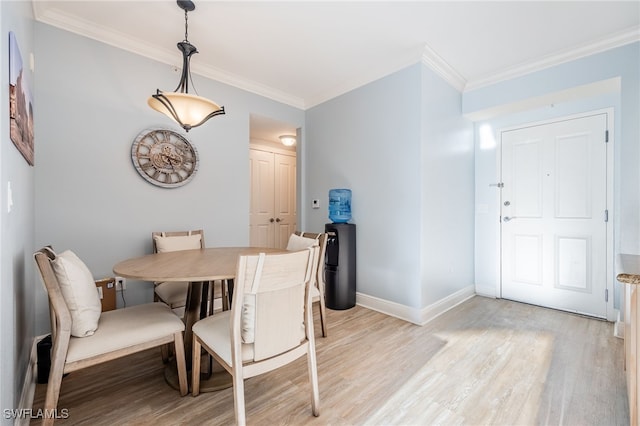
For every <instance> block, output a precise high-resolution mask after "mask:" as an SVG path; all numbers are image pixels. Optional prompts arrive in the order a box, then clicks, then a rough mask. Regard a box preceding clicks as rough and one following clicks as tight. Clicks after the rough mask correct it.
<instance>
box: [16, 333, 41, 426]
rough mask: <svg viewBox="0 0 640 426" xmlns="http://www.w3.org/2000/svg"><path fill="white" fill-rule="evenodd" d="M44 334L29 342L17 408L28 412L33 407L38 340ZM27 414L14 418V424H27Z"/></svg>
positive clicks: (36, 375)
mask: <svg viewBox="0 0 640 426" xmlns="http://www.w3.org/2000/svg"><path fill="white" fill-rule="evenodd" d="M45 336H46V335H44V336H36V337H35V338H34V339H33V343H32V344H31V354H30V356H29V365H27V371H26V372H25V374H24V383H23V385H22V393H21V394H20V402H19V405H18V409H19V410H24V411H23V412H28V410H30V409H31V408H32V407H33V397H34V395H35V393H36V381H37V379H38V374H37V372H38V367H37V364H38V342H40V340H42V339H44V338H45ZM29 421H30V419H29V416H22V417H18V418H16V419H15V422H14V423H13V424H14V426H26V425H28V424H29Z"/></svg>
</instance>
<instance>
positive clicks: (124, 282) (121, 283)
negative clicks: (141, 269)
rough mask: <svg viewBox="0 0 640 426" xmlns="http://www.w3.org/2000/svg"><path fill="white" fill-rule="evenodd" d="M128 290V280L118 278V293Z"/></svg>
mask: <svg viewBox="0 0 640 426" xmlns="http://www.w3.org/2000/svg"><path fill="white" fill-rule="evenodd" d="M126 289H127V280H126V279H124V278H122V277H116V291H123V290H126Z"/></svg>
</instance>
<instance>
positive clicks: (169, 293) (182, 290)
mask: <svg viewBox="0 0 640 426" xmlns="http://www.w3.org/2000/svg"><path fill="white" fill-rule="evenodd" d="M188 289H189V283H188V282H186V281H185V282H180V281H175V282H174V281H166V282H162V283H158V284H157V285H156V286H155V289H154V291H155V292H156V294H157V295H158V297H159V298H160V300H162V301H163V302H164V303H166V304H167V305H169V306H170V307H172V308H179V307H181V306H184V305H186V303H187V290H188Z"/></svg>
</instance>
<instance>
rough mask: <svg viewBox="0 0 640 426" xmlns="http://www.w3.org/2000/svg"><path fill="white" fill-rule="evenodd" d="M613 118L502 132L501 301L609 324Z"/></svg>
mask: <svg viewBox="0 0 640 426" xmlns="http://www.w3.org/2000/svg"><path fill="white" fill-rule="evenodd" d="M606 130H607V114H604V113H603V114H596V115H592V116H587V117H581V118H575V119H567V120H565V121H559V122H555V123H550V124H544V125H534V126H530V127H524V128H520V129H516V130H510V131H505V132H502V135H501V141H502V182H503V185H504V187H503V189H502V197H501V234H502V236H501V251H502V262H501V275H502V276H501V296H502V297H503V298H506V299H512V300H517V301H522V302H526V303H532V304H535V305H540V306H546V307H551V308H556V309H562V310H567V311H572V312H580V313H584V314H588V315H592V316H596V317H606V314H607V302H606V295H605V291H606V289H607V223H606V220H607V214H608V212H607V145H606V141H605V138H606Z"/></svg>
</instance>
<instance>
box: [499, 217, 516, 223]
mask: <svg viewBox="0 0 640 426" xmlns="http://www.w3.org/2000/svg"><path fill="white" fill-rule="evenodd" d="M513 219H516V217H515V216H511V217H509V216H505V217H503V218H502V220H503V221H504V222H509V221H510V220H513Z"/></svg>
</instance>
